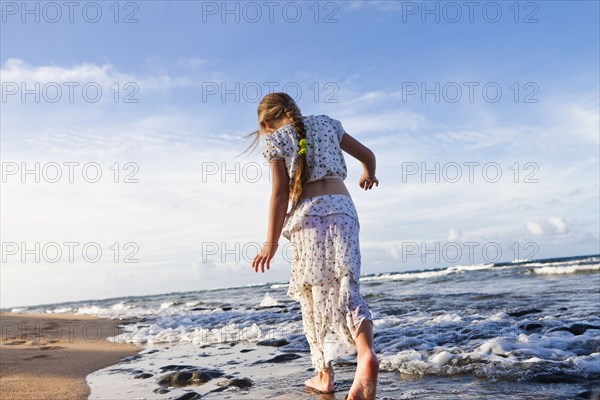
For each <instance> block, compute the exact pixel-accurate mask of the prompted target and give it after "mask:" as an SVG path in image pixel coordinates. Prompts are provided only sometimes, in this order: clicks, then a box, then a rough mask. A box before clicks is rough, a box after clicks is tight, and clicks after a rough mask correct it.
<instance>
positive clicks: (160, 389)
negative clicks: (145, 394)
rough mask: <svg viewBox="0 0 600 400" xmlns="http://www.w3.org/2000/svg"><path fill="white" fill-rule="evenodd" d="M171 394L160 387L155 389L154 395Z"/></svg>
mask: <svg viewBox="0 0 600 400" xmlns="http://www.w3.org/2000/svg"><path fill="white" fill-rule="evenodd" d="M169 392H170V390H169V389H167V388H163V387H160V388H158V389H154V393H156V394H167V393H169Z"/></svg>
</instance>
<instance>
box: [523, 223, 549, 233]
mask: <svg viewBox="0 0 600 400" xmlns="http://www.w3.org/2000/svg"><path fill="white" fill-rule="evenodd" d="M526 226H527V230H528V231H529V233H531V234H532V235H533V236H544V234H545V232H544V228H542V225H540V224H539V223H537V222H535V221H527V224H526Z"/></svg>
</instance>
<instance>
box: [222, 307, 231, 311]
mask: <svg viewBox="0 0 600 400" xmlns="http://www.w3.org/2000/svg"><path fill="white" fill-rule="evenodd" d="M221 308H222V309H223V311H231V308H232V307H231V306H225V307H221Z"/></svg>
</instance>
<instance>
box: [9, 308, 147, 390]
mask: <svg viewBox="0 0 600 400" xmlns="http://www.w3.org/2000/svg"><path fill="white" fill-rule="evenodd" d="M123 322H125V321H120V320H111V319H102V318H95V317H91V316H85V315H68V314H17V313H0V328H1V329H0V331H1V336H0V398H2V399H3V400H23V399H31V400H33V399H36V400H38V399H40V400H41V399H48V400H57V399H61V400H82V399H87V398H88V396H89V394H90V388H89V386H88V385H87V383H86V376H87V375H88V374H90V373H92V372H94V371H96V370H99V369H102V368H105V367H107V366H109V365H113V364H117V363H118V362H119V361H120V360H121V359H123V358H124V357H126V356H130V355H133V354H136V353H138V352H139V351H140V350H141V348H140V347H138V346H136V345H133V344H124V343H112V342H109V341H107V340H106V338H107V337H109V336H115V335H117V334H118V333H120V332H121V331H120V330H119V327H118V325H119V324H120V323H123Z"/></svg>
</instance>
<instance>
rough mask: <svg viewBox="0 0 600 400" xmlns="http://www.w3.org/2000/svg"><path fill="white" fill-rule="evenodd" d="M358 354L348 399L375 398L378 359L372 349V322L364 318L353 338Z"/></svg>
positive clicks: (364, 399) (362, 399) (369, 399)
mask: <svg viewBox="0 0 600 400" xmlns="http://www.w3.org/2000/svg"><path fill="white" fill-rule="evenodd" d="M354 341H355V343H356V349H357V352H358V355H357V357H356V359H357V364H358V365H357V366H356V373H355V375H354V382H353V383H352V387H351V388H350V393H349V394H348V400H375V392H376V389H377V374H378V372H379V361H378V360H377V356H376V355H375V351H374V350H373V323H372V322H371V321H369V320H366V319H365V320H364V321H363V322H362V323H361V324H360V328H359V329H358V335H357V336H356V339H354Z"/></svg>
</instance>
